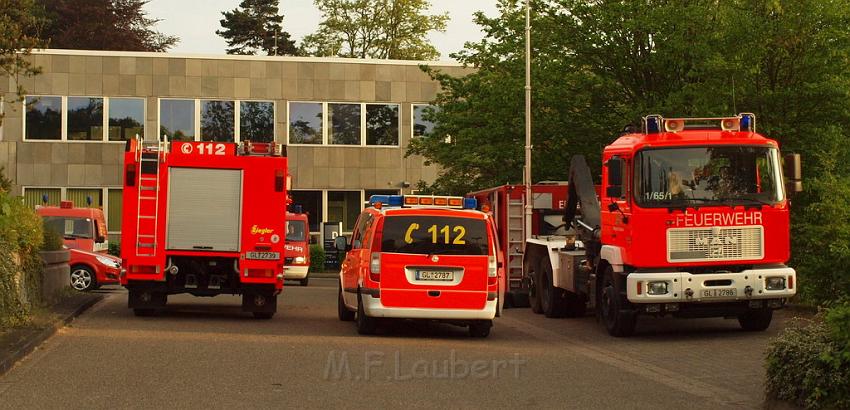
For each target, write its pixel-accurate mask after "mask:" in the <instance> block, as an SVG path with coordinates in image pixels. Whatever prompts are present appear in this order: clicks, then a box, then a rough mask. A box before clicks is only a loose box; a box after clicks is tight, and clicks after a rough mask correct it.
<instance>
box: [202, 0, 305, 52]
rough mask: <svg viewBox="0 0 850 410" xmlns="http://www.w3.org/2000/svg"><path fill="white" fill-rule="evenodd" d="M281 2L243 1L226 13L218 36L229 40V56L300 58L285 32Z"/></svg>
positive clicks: (271, 0)
mask: <svg viewBox="0 0 850 410" xmlns="http://www.w3.org/2000/svg"><path fill="white" fill-rule="evenodd" d="M278 3H279V1H278V0H242V2H241V3H239V7H238V8H235V9H233V10H231V11H223V12H221V14H222V15H223V16H224V18H223V19H221V20H220V23H221V27H222V30H216V32H215V33H216V34H218V35H219V36H221V37H224V39H225V40H227V46H228V48H227V54H251V55H253V54H257V53H258V52H260V51H263V52H265V53H266V54H268V55H298V49H297V48H296V47H295V42H294V41H292V40H291V39H290V38H289V33H287V32H286V31H283V28H282V23H283V15H282V14H279V9H278Z"/></svg>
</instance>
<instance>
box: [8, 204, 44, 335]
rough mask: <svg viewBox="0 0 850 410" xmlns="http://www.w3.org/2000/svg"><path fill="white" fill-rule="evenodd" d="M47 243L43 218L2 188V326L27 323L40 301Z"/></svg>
mask: <svg viewBox="0 0 850 410" xmlns="http://www.w3.org/2000/svg"><path fill="white" fill-rule="evenodd" d="M43 242H44V228H43V225H42V222H41V218H40V217H39V216H38V215H37V214H36V213H35V211H33V210H32V209H29V208H27V207H26V206H25V205H24V203H23V201H21V198H19V197H13V196H11V195H10V194H9V192H8V191H6V190H4V189H0V327H7V326H14V325H18V324H22V323H25V322H26V321H27V319H28V317H29V312H30V309H31V308H32V307H33V306H36V305H38V304H39V303H40V299H39V298H40V295H41V270H42V262H41V257H40V255H39V254H38V251H39V250H40V249H41V246H42V243H43Z"/></svg>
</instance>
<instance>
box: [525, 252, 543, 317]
mask: <svg viewBox="0 0 850 410" xmlns="http://www.w3.org/2000/svg"><path fill="white" fill-rule="evenodd" d="M534 265H535V264H533V263H530V262H529V263H528V264H527V265H526V269H525V272H526V276H525V277H526V278H527V281H528V304H529V305H530V306H531V311H532V312H534V313H543V307H542V306H540V288H539V287H538V285H537V283H538V280H537V272H538V271H539V269H537V266H534Z"/></svg>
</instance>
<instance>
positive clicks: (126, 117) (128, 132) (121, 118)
mask: <svg viewBox="0 0 850 410" xmlns="http://www.w3.org/2000/svg"><path fill="white" fill-rule="evenodd" d="M144 124H145V100H143V99H141V98H110V99H109V140H110V141H127V140H130V139H133V138H136V136H139V137H144V135H145V126H144Z"/></svg>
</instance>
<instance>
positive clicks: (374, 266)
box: [369, 252, 381, 282]
mask: <svg viewBox="0 0 850 410" xmlns="http://www.w3.org/2000/svg"><path fill="white" fill-rule="evenodd" d="M369 279H370V280H371V281H372V282H380V281H381V253H380V252H372V260H371V261H370V262H369Z"/></svg>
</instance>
